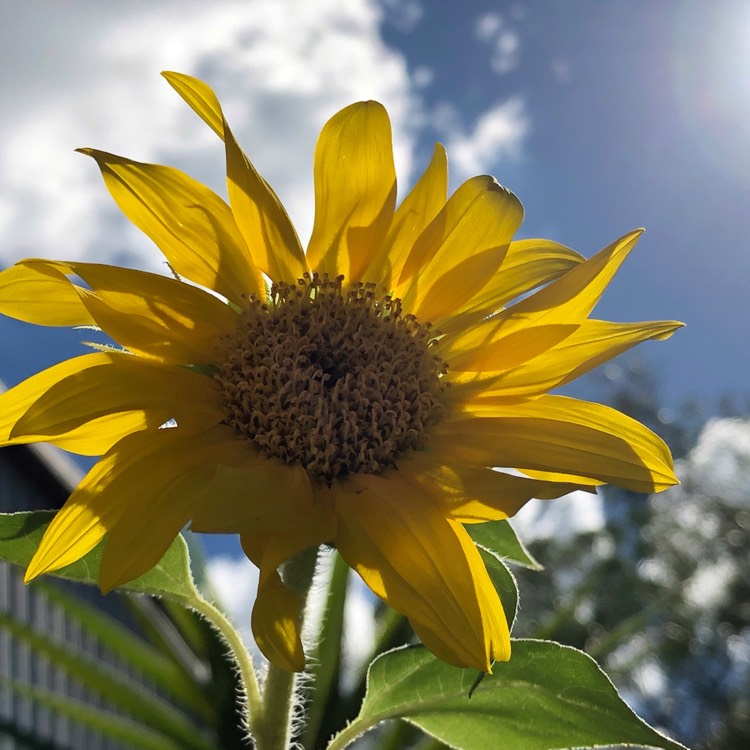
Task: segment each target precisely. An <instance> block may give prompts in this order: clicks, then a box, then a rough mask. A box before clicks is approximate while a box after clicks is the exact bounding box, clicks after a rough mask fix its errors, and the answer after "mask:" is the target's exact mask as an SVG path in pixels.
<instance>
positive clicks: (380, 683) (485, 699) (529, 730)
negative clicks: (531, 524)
mask: <svg viewBox="0 0 750 750" xmlns="http://www.w3.org/2000/svg"><path fill="white" fill-rule="evenodd" d="M493 671H494V674H492V675H488V676H487V677H486V678H485V679H484V680H482V681H481V683H480V684H479V685H478V686H477V688H476V691H475V692H474V694H473V696H472V697H471V698H469V689H470V688H471V686H472V683H473V682H474V681H475V678H476V671H475V670H470V669H466V670H462V669H455V668H453V667H450V666H448V665H447V664H445V663H443V662H441V661H440V660H439V659H436V658H435V657H434V656H432V655H431V654H430V653H429V652H428V651H427V650H426V649H424V648H419V647H416V648H405V649H399V650H396V651H391V652H390V653H387V654H384V655H383V656H380V657H379V658H377V659H376V660H375V661H374V662H373V663H372V665H371V667H370V672H369V675H368V687H367V695H366V697H365V701H364V704H363V706H362V711H361V713H360V715H359V717H358V718H357V719H356V720H355V721H354V722H353V724H352V725H351V726H350V727H348V728H347V729H346V730H344V732H342V734H341V735H340V737H339V739H338V740H336V739H335V740H334V741H333V744H332V747H336V748H338V747H344V746H345V743H346V742H348V741H349V740H350V739H353V738H354V737H355V736H357V734H360V733H362V732H364V731H366V730H367V729H369V728H371V727H373V726H375V725H376V724H377V723H379V722H381V721H384V720H386V719H394V718H404V719H406V720H407V721H409V722H411V723H413V724H415V725H417V726H419V727H420V728H421V729H422V730H424V731H425V732H427V733H428V734H430V735H432V736H433V737H436V738H437V739H439V740H441V741H443V742H445V743H447V744H448V745H450V746H452V747H455V748H459V750H496V748H498V747H505V748H513V750H552V749H555V750H557V749H558V748H584V747H586V748H591V747H608V746H612V745H622V744H630V745H637V746H640V747H653V748H663V749H664V750H684V748H683V746H682V745H680V744H679V743H677V742H673V741H672V740H669V739H667V738H666V737H664V736H663V735H661V734H659V733H658V732H657V731H655V730H654V729H652V728H651V727H649V726H648V725H647V724H646V723H645V722H643V721H642V720H641V719H639V718H638V717H637V716H636V715H635V714H634V713H633V712H632V711H631V710H630V708H628V706H627V705H626V704H625V703H624V702H623V701H622V699H621V698H620V696H619V695H618V694H617V691H616V690H615V688H614V686H613V685H612V683H611V682H610V681H609V678H608V677H607V676H606V675H605V674H604V672H602V670H601V669H600V668H599V667H598V666H597V664H596V663H595V662H594V661H593V659H591V658H590V657H588V656H587V655H586V654H584V653H582V652H581V651H577V650H576V649H574V648H570V647H568V646H561V645H560V644H557V643H552V642H549V641H531V640H517V641H514V642H513V655H512V657H511V660H510V661H509V662H506V663H497V664H495V665H494V668H493Z"/></svg>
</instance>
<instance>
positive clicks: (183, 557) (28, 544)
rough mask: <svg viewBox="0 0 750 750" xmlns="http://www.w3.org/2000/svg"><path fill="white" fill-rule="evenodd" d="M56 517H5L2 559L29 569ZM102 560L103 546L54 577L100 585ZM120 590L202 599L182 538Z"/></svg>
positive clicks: (0, 543)
mask: <svg viewBox="0 0 750 750" xmlns="http://www.w3.org/2000/svg"><path fill="white" fill-rule="evenodd" d="M54 515H55V514H54V512H52V511H43V510H42V511H29V512H24V513H8V514H3V515H2V525H1V526H0V559H2V560H5V561H7V562H9V563H14V564H15V565H21V566H23V567H24V568H25V567H26V566H27V565H28V564H29V562H30V561H31V558H32V557H33V555H34V552H36V550H37V548H38V547H39V542H40V541H41V539H42V535H43V534H44V531H45V529H46V528H47V525H48V524H49V522H50V521H51V520H52V518H53V516H54ZM101 557H102V547H101V545H99V546H97V547H95V548H94V549H93V550H91V552H89V553H88V554H87V555H85V556H84V557H82V558H81V559H80V560H78V561H77V562H74V563H72V564H71V565H68V566H66V567H64V568H62V569H60V570H58V571H55V574H54V575H55V577H57V578H65V579H67V580H69V581H77V582H78V583H88V584H93V585H98V583H99V563H100V562H101ZM120 590H121V591H133V592H137V593H141V594H152V595H155V596H168V597H170V598H177V599H181V600H186V601H187V600H190V599H194V598H196V597H197V596H199V594H198V591H197V589H196V588H195V584H194V583H193V576H192V574H191V573H190V560H189V558H188V554H187V545H186V544H185V540H184V539H183V538H182V537H181V536H178V537H177V538H176V539H175V541H174V542H173V543H172V545H171V546H170V547H169V549H168V550H167V551H166V553H165V554H164V557H162V559H161V561H160V562H159V564H158V565H155V566H154V567H153V568H151V570H149V571H148V573H146V574H145V575H142V576H141V577H140V578H136V579H135V580H134V581H130V582H129V583H127V584H125V585H124V586H121V587H120Z"/></svg>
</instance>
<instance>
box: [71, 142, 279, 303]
mask: <svg viewBox="0 0 750 750" xmlns="http://www.w3.org/2000/svg"><path fill="white" fill-rule="evenodd" d="M79 151H80V152H81V153H83V154H86V155H88V156H91V157H92V158H93V159H95V160H96V163H97V164H98V165H99V168H100V169H101V172H102V177H103V178H104V183H105V185H106V186H107V188H108V189H109V192H110V193H111V194H112V197H113V198H114V200H115V202H116V203H117V205H118V206H119V207H120V209H121V210H122V212H123V213H124V214H125V215H126V216H127V217H128V218H129V219H130V220H131V221H132V222H133V224H135V225H136V226H137V227H138V228H139V229H140V230H141V231H142V232H143V233H144V234H146V235H147V236H148V237H150V238H151V239H152V240H153V241H154V243H155V244H156V245H157V246H158V247H159V249H160V250H161V251H162V252H163V253H164V255H165V256H166V258H167V260H168V261H169V265H170V266H171V268H172V270H173V271H174V272H175V273H177V274H178V275H179V276H181V277H184V278H186V279H190V280H191V281H193V282H195V283H196V284H200V285H201V286H204V287H207V288H209V289H213V290H214V291H216V292H218V293H219V294H222V295H224V296H225V297H227V298H228V299H230V300H232V302H234V303H235V304H237V305H240V306H242V305H245V304H246V302H247V296H248V295H250V294H255V295H257V296H258V297H263V296H265V286H264V283H263V277H262V275H261V273H260V270H259V269H258V267H257V266H256V265H255V264H254V263H253V261H252V259H251V258H250V253H249V252H248V250H247V248H246V247H245V243H244V241H243V239H242V236H241V235H240V232H239V230H238V229H237V225H236V224H235V220H234V217H233V216H232V211H231V210H230V208H229V206H228V205H227V204H226V203H224V201H223V200H222V199H221V198H219V196H218V195H216V193H214V192H213V191H212V190H209V189H208V188H207V187H205V186H204V185H201V184H200V183H199V182H196V181H195V180H194V179H192V178H191V177H188V175H186V174H184V173H182V172H180V171H179V170H177V169H172V168H171V167H162V166H159V165H156V164H141V163H139V162H137V161H132V160H131V159H125V158H123V157H121V156H115V155H114V154H108V153H105V152H104V151H96V150H94V149H79Z"/></svg>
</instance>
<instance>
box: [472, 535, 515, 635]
mask: <svg viewBox="0 0 750 750" xmlns="http://www.w3.org/2000/svg"><path fill="white" fill-rule="evenodd" d="M479 554H480V555H481V556H482V560H484V564H485V566H486V567H487V572H488V573H489V574H490V579H491V580H492V583H493V585H494V586H495V590H496V591H497V593H498V594H499V595H500V601H501V602H502V605H503V609H504V610H505V616H506V617H507V618H508V627H509V628H512V627H513V622H514V620H515V619H516V613H517V612H518V586H517V585H516V579H515V578H514V577H513V574H512V573H511V572H510V570H508V566H507V565H505V563H504V562H503V561H502V560H501V559H500V558H499V557H498V556H497V555H495V554H494V553H493V552H490V551H488V550H486V549H482V548H481V547H480V548H479Z"/></svg>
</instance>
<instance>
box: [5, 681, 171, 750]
mask: <svg viewBox="0 0 750 750" xmlns="http://www.w3.org/2000/svg"><path fill="white" fill-rule="evenodd" d="M0 685H3V686H5V687H7V688H9V689H10V690H11V691H12V692H14V693H16V694H17V695H20V696H23V697H24V698H29V699H30V700H32V701H34V702H35V703H37V704H39V705H41V706H44V707H45V708H49V709H52V710H53V711H55V712H56V713H58V714H61V715H63V716H66V717H68V718H69V719H72V720H73V721H76V722H78V723H79V724H83V725H84V726H87V727H89V728H90V729H94V730H96V731H97V732H99V733H100V734H102V735H104V736H105V737H109V738H111V739H113V740H116V741H117V742H126V743H128V747H132V748H139V750H181V748H182V747H183V745H181V744H177V743H176V742H173V741H172V740H170V739H169V738H167V737H165V736H164V735H162V734H159V733H158V732H154V731H153V730H151V729H147V728H146V727H144V726H142V725H140V724H136V723H134V722H132V721H130V720H129V719H125V718H123V717H122V716H117V715H116V714H113V713H111V712H109V711H104V710H102V709H99V708H93V707H92V706H88V705H86V704H84V703H80V702H79V701H75V700H73V699H72V698H69V697H68V696H65V695H58V694H55V693H52V692H50V691H48V690H43V689H41V688H38V687H33V686H31V685H26V684H24V683H22V682H19V681H17V680H11V679H9V678H7V677H2V676H0Z"/></svg>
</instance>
